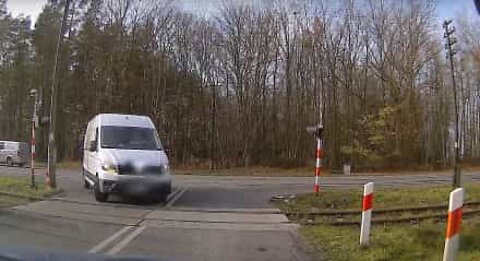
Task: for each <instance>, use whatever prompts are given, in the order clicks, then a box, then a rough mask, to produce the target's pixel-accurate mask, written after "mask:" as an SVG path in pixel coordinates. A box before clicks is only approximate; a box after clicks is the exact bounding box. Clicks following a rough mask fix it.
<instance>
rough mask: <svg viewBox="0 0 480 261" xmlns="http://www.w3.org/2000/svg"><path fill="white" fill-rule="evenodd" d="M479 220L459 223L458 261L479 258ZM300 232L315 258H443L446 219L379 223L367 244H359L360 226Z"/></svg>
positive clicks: (366, 260)
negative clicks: (389, 223)
mask: <svg viewBox="0 0 480 261" xmlns="http://www.w3.org/2000/svg"><path fill="white" fill-rule="evenodd" d="M479 232H480V222H479V221H478V220H474V219H466V220H464V222H463V224H462V232H461V237H460V241H461V243H460V245H461V247H460V253H459V256H458V259H457V260H459V261H463V260H464V261H467V260H468V261H474V260H480V248H479V247H478V246H479V245H480V233H479ZM301 233H302V235H303V237H304V238H305V239H306V241H307V242H308V245H309V247H310V248H311V249H312V251H313V252H314V253H316V254H314V258H316V259H319V260H322V259H326V260H335V261H337V260H338V261H343V260H345V261H347V260H348V261H350V260H358V261H377V260H378V261H380V260H382V261H383V260H385V261H386V260H399V261H403V260H405V261H410V260H442V255H443V247H444V243H445V241H444V237H445V223H444V222H438V223H434V222H431V221H426V222H422V223H421V224H417V225H408V224H407V225H406V224H401V225H383V226H382V225H378V226H375V225H374V226H373V227H372V231H371V238H370V246H369V247H366V248H362V247H360V246H359V234H360V228H358V227H355V226H354V227H333V226H323V225H320V226H310V227H302V228H301Z"/></svg>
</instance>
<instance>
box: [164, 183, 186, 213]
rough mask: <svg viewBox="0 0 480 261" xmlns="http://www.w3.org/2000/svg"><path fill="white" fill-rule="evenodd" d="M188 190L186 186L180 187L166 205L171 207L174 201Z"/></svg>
mask: <svg viewBox="0 0 480 261" xmlns="http://www.w3.org/2000/svg"><path fill="white" fill-rule="evenodd" d="M187 190H188V188H187V187H184V188H182V189H181V190H180V191H179V192H178V193H177V194H176V195H175V196H174V197H173V198H172V199H171V200H170V201H168V203H167V205H166V207H167V208H168V207H171V206H172V205H173V204H175V202H176V201H177V200H178V199H179V198H181V197H182V195H183V194H184V193H185V192H186V191H187Z"/></svg>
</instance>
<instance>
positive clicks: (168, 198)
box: [167, 188, 181, 202]
mask: <svg viewBox="0 0 480 261" xmlns="http://www.w3.org/2000/svg"><path fill="white" fill-rule="evenodd" d="M180 190H181V189H179V188H176V189H175V190H173V191H172V193H170V195H168V196H167V202H169V201H170V200H171V199H172V198H173V197H175V195H177V194H178V192H180Z"/></svg>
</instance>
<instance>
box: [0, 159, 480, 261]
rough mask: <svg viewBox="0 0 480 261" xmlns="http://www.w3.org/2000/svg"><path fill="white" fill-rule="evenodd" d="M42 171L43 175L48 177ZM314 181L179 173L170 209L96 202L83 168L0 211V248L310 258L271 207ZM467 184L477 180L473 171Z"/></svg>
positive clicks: (340, 181) (442, 180)
mask: <svg viewBox="0 0 480 261" xmlns="http://www.w3.org/2000/svg"><path fill="white" fill-rule="evenodd" d="M29 173H30V170H29V169H22V168H7V167H0V175H6V176H17V177H22V176H23V177H28V175H29ZM44 173H45V170H44V169H39V170H37V174H38V176H37V179H42V178H43V174H44ZM312 181H313V178H308V177H276V178H272V177H213V176H175V177H174V189H173V192H172V194H171V195H170V196H169V198H168V202H167V203H166V204H165V205H151V204H145V203H139V202H129V201H128V200H127V199H122V198H119V197H112V198H111V199H110V200H109V202H108V203H97V202H95V200H94V197H93V195H92V192H91V191H89V190H86V189H84V188H83V186H82V185H83V183H82V180H81V175H80V171H74V170H59V171H58V181H57V182H58V185H59V186H60V187H61V188H62V189H63V190H64V193H63V194H62V195H59V196H58V197H56V198H53V199H51V200H48V201H42V202H35V203H31V204H28V205H23V206H17V207H15V208H13V209H2V210H0V231H2V233H0V246H22V247H28V248H42V249H51V250H55V251H67V252H71V251H73V252H80V253H85V252H89V253H100V254H108V255H118V256H148V257H160V258H166V259H167V260H306V259H308V256H307V255H306V254H305V252H304V251H303V248H302V246H301V240H300V239H299V237H298V227H297V226H296V225H295V224H291V223H289V222H288V220H287V219H286V218H285V216H283V215H281V214H279V211H278V209H275V208H274V207H273V206H272V205H270V203H269V199H270V197H272V196H276V195H285V194H296V193H304V192H309V191H311V189H312V187H313V184H312ZM368 181H374V182H375V184H376V186H377V187H378V186H379V187H395V186H437V185H445V184H449V183H450V182H451V175H449V174H448V173H440V174H436V173H426V174H421V175H420V174H419V175H409V176H400V175H395V176H348V177H346V176H339V177H323V178H321V184H322V187H323V188H324V189H352V188H357V189H358V188H361V186H362V185H363V184H364V183H366V182H368ZM463 181H464V182H479V181H480V175H478V174H476V173H467V174H465V175H464V179H463Z"/></svg>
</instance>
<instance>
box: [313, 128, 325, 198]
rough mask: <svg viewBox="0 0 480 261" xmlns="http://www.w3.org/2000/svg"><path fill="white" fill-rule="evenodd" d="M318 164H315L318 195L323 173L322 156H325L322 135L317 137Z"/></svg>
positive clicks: (316, 192)
mask: <svg viewBox="0 0 480 261" xmlns="http://www.w3.org/2000/svg"><path fill="white" fill-rule="evenodd" d="M315 155H316V158H317V161H316V164H315V186H314V192H315V194H316V195H318V192H319V191H320V180H319V178H320V174H322V156H323V150H322V139H321V138H320V137H317V150H316V153H315Z"/></svg>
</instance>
